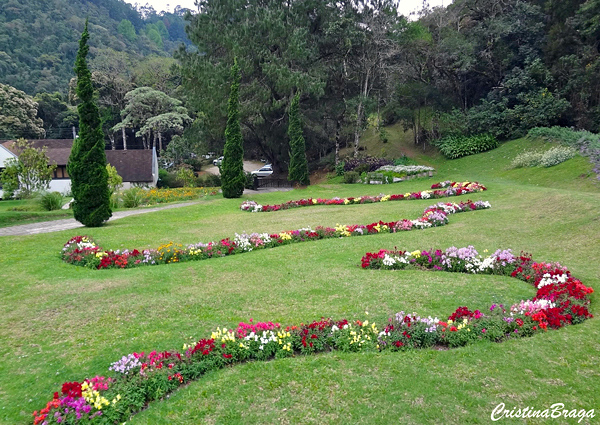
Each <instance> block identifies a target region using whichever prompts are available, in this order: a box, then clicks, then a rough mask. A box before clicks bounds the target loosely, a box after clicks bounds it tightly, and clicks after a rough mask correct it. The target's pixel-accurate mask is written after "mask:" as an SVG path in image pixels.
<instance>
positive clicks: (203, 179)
mask: <svg viewBox="0 0 600 425" xmlns="http://www.w3.org/2000/svg"><path fill="white" fill-rule="evenodd" d="M197 181H198V186H200V187H220V186H221V177H220V176H217V175H216V174H205V175H203V176H200V177H198V180H197Z"/></svg>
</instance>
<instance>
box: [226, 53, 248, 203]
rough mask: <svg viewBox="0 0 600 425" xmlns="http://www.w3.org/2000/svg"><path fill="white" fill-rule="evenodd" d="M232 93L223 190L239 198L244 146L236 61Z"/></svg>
mask: <svg viewBox="0 0 600 425" xmlns="http://www.w3.org/2000/svg"><path fill="white" fill-rule="evenodd" d="M231 79H232V80H233V81H232V83H231V92H230V93H229V102H228V104H227V127H226V128H225V148H224V150H223V163H222V164H221V190H222V191H223V196H224V197H225V198H239V197H240V196H242V193H244V185H245V183H246V175H245V174H244V146H243V140H242V129H241V127H240V116H239V111H238V109H239V99H238V97H239V89H240V68H239V66H238V64H237V60H236V59H234V62H233V66H232V67H231Z"/></svg>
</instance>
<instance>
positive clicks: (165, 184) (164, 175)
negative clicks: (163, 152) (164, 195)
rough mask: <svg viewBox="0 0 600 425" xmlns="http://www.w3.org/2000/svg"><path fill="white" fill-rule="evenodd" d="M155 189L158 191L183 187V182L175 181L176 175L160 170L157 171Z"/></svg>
mask: <svg viewBox="0 0 600 425" xmlns="http://www.w3.org/2000/svg"><path fill="white" fill-rule="evenodd" d="M156 187H158V188H159V189H160V188H176V187H183V182H181V181H179V180H178V179H177V175H176V174H175V173H170V172H168V171H167V170H164V169H162V168H161V169H159V170H158V182H156Z"/></svg>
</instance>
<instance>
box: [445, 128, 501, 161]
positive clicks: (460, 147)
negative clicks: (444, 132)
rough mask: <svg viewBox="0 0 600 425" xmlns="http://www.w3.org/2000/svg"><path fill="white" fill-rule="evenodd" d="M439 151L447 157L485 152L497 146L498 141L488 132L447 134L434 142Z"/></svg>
mask: <svg viewBox="0 0 600 425" xmlns="http://www.w3.org/2000/svg"><path fill="white" fill-rule="evenodd" d="M436 146H437V147H438V148H439V149H440V152H442V154H443V155H444V156H445V157H446V158H449V159H456V158H460V157H463V156H468V155H473V154H476V153H480V152H486V151H489V150H491V149H495V148H497V147H498V141H497V140H496V138H495V137H494V136H492V135H490V134H479V135H477V136H448V137H446V138H444V139H441V140H439V141H437V142H436Z"/></svg>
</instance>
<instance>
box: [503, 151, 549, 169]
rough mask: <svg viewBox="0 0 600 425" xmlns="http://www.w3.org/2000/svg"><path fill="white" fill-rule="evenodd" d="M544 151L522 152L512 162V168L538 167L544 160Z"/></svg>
mask: <svg viewBox="0 0 600 425" xmlns="http://www.w3.org/2000/svg"><path fill="white" fill-rule="evenodd" d="M542 155H543V153H542V152H523V153H520V154H519V155H517V156H516V157H515V159H513V160H512V162H511V163H510V168H526V167H537V166H538V165H540V163H541V162H542Z"/></svg>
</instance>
